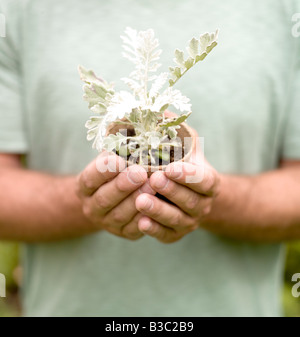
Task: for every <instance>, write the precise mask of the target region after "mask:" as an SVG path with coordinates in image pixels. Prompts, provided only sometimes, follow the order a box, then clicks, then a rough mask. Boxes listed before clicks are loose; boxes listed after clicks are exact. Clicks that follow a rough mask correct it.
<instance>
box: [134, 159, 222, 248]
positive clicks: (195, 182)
mask: <svg viewBox="0 0 300 337" xmlns="http://www.w3.org/2000/svg"><path fill="white" fill-rule="evenodd" d="M199 158H200V159H199ZM219 182H220V176H219V174H218V172H217V171H216V170H215V169H214V168H213V167H212V166H211V165H210V164H209V163H207V161H206V160H205V159H204V158H203V156H201V155H200V156H197V158H196V156H195V155H193V158H192V160H191V162H189V163H187V162H176V163H171V164H169V165H168V167H167V169H166V171H165V172H161V171H159V172H155V173H153V174H152V176H151V178H150V186H151V187H152V189H153V190H155V191H156V192H157V193H159V194H161V195H163V196H165V197H166V198H167V199H168V200H170V201H171V202H172V203H173V204H171V203H168V202H166V201H163V200H161V199H159V198H157V197H156V196H154V195H150V194H148V193H143V194H141V195H139V196H138V197H137V199H136V208H137V209H138V210H139V211H140V212H141V213H142V214H143V217H141V218H140V219H139V222H138V227H139V229H140V230H141V232H143V233H145V234H147V235H149V236H152V237H154V238H156V239H158V240H159V241H161V242H164V243H172V242H175V241H178V240H180V239H181V238H182V237H184V236H185V235H187V234H188V233H190V232H192V231H194V230H195V229H197V228H199V226H201V222H203V220H204V219H205V216H207V215H208V214H209V213H210V211H211V209H212V204H213V201H214V198H215V197H216V196H217V195H218V191H219Z"/></svg>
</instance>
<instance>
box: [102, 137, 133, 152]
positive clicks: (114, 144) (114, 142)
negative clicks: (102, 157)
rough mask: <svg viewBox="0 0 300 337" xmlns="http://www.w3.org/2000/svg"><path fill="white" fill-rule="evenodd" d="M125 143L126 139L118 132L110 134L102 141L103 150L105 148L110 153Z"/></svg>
mask: <svg viewBox="0 0 300 337" xmlns="http://www.w3.org/2000/svg"><path fill="white" fill-rule="evenodd" d="M126 143H127V137H126V136H124V135H122V134H121V133H120V132H117V133H116V134H115V135H113V134H111V135H108V136H107V137H105V139H104V141H103V148H105V149H106V150H107V151H108V152H112V151H113V150H116V151H118V150H119V148H120V146H121V144H126Z"/></svg>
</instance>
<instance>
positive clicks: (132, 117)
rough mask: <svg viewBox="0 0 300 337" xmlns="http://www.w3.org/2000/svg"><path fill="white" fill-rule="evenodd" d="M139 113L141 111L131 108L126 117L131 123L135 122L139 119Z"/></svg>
mask: <svg viewBox="0 0 300 337" xmlns="http://www.w3.org/2000/svg"><path fill="white" fill-rule="evenodd" d="M140 115H141V112H140V111H139V110H138V109H132V111H131V112H130V114H129V115H128V117H127V118H128V120H129V121H130V122H131V123H133V124H135V123H138V121H139V119H140Z"/></svg>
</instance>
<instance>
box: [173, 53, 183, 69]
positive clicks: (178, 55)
mask: <svg viewBox="0 0 300 337" xmlns="http://www.w3.org/2000/svg"><path fill="white" fill-rule="evenodd" d="M174 61H175V63H177V64H178V65H179V66H180V67H183V68H184V67H185V66H184V52H183V51H182V50H179V49H176V50H175V59H174Z"/></svg>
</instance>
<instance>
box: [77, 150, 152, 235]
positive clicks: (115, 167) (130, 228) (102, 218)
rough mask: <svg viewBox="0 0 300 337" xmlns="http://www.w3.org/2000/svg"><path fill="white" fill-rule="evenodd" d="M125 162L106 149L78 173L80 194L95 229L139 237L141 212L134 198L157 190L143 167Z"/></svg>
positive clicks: (85, 210)
mask: <svg viewBox="0 0 300 337" xmlns="http://www.w3.org/2000/svg"><path fill="white" fill-rule="evenodd" d="M125 165H126V164H125V161H124V160H123V159H122V158H121V157H119V156H116V155H114V154H108V153H106V152H103V153H102V154H100V155H99V156H98V158H97V159H96V160H94V161H93V162H91V163H90V164H89V165H88V166H87V167H86V168H85V169H84V170H83V172H82V173H81V174H80V175H79V176H78V180H77V194H78V196H79V198H80V199H81V201H82V209H83V213H84V215H85V216H86V217H87V218H88V219H89V220H90V222H91V223H92V224H93V225H94V226H95V229H96V230H98V229H99V230H100V229H103V230H106V231H108V232H110V233H112V234H115V235H117V236H121V237H124V238H127V239H130V240H136V239H139V238H140V237H142V236H143V233H142V232H141V231H140V230H139V228H138V222H139V220H140V218H141V217H142V215H141V214H140V213H139V212H138V211H137V209H136V207H135V200H136V198H137V197H138V196H139V195H141V194H142V193H147V195H152V194H155V192H154V191H153V189H152V188H151V187H150V185H149V182H147V173H146V171H145V170H144V169H143V168H142V167H141V166H138V165H133V166H130V167H125Z"/></svg>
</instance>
